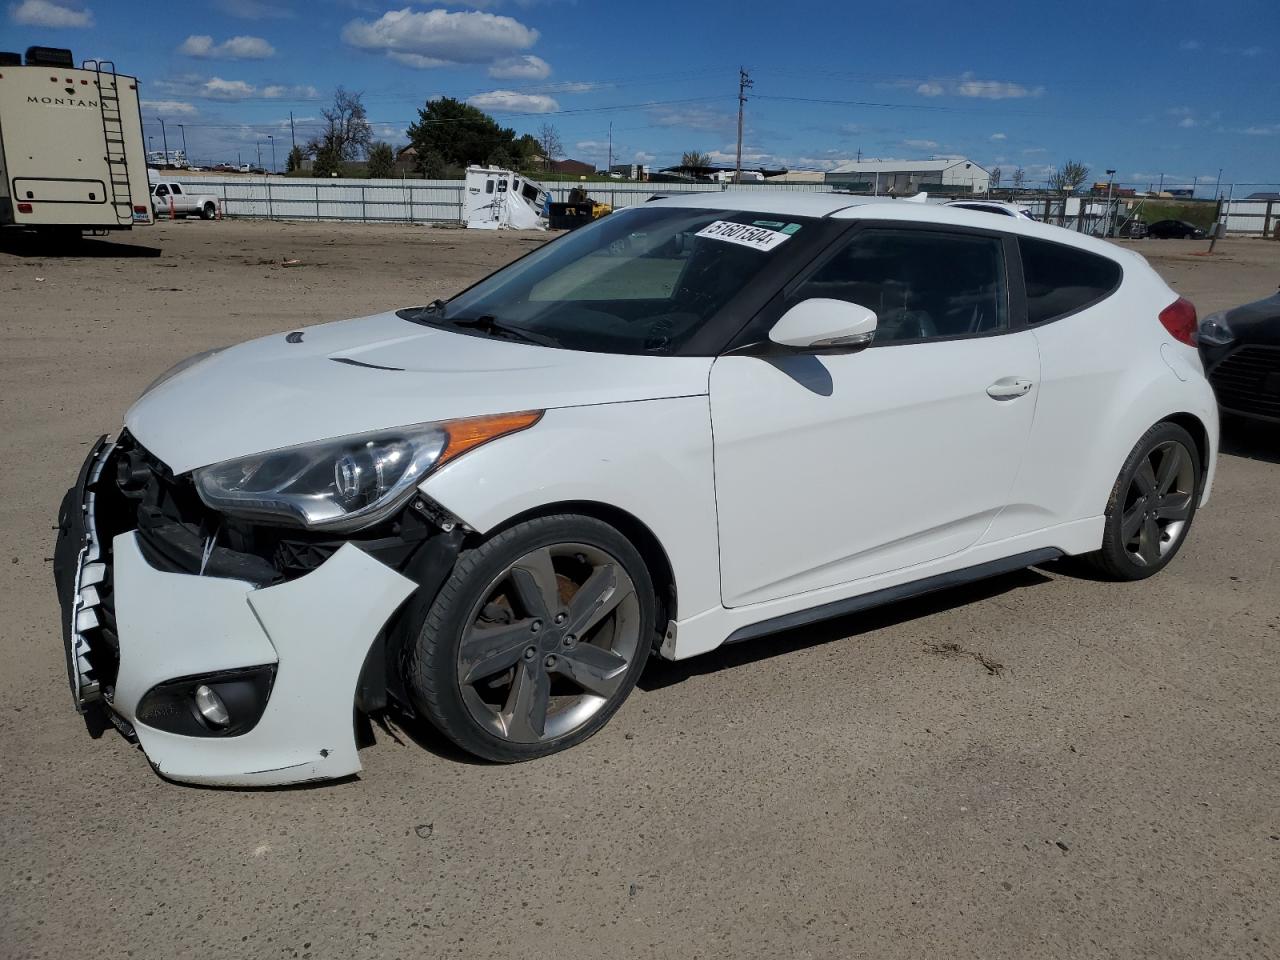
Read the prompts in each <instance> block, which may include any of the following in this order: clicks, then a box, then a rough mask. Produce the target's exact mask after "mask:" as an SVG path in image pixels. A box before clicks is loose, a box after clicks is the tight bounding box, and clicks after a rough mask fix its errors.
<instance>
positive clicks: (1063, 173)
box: [1049, 160, 1089, 193]
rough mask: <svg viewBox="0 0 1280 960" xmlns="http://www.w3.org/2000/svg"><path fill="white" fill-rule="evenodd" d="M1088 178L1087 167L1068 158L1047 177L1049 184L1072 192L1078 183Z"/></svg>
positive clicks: (1064, 191)
mask: <svg viewBox="0 0 1280 960" xmlns="http://www.w3.org/2000/svg"><path fill="white" fill-rule="evenodd" d="M1088 179H1089V168H1088V167H1086V166H1085V165H1084V164H1083V163H1077V162H1076V161H1075V160H1068V161H1067V162H1066V163H1064V164H1063V165H1062V166H1060V167H1059V168H1058V169H1057V170H1055V171H1054V172H1053V174H1052V175H1051V176H1050V177H1049V186H1050V187H1051V188H1052V189H1054V190H1061V191H1062V192H1063V193H1073V192H1074V191H1075V189H1076V188H1077V187H1079V186H1080V184H1082V183H1084V182H1085V181H1086V180H1088Z"/></svg>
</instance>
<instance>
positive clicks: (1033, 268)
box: [1018, 237, 1120, 324]
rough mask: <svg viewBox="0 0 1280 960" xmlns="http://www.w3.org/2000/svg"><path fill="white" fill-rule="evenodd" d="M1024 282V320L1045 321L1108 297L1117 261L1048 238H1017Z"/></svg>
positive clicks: (1117, 272)
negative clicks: (1025, 295) (1025, 307)
mask: <svg viewBox="0 0 1280 960" xmlns="http://www.w3.org/2000/svg"><path fill="white" fill-rule="evenodd" d="M1018 251H1019V252H1020V253H1021V255H1022V275H1023V277H1024V278H1025V282H1026V285H1027V321H1028V322H1029V323H1033V324H1035V323H1047V322H1048V321H1050V320H1057V319H1058V318H1059V317H1063V316H1066V315H1067V314H1069V313H1074V312H1075V311H1077V310H1081V309H1083V308H1085V307H1087V306H1089V305H1090V304H1094V303H1097V302H1098V301H1099V300H1101V299H1103V298H1104V297H1108V296H1110V295H1111V294H1112V293H1114V292H1115V289H1116V288H1117V287H1118V286H1120V264H1118V263H1116V262H1115V261H1114V260H1108V259H1107V258H1106V257H1100V256H1098V255H1097V254H1093V253H1087V252H1086V251H1084V250H1077V249H1076V248H1075V247H1068V246H1066V245H1065V244H1061V243H1054V242H1053V241H1051V240H1032V239H1030V238H1029V237H1019V238H1018Z"/></svg>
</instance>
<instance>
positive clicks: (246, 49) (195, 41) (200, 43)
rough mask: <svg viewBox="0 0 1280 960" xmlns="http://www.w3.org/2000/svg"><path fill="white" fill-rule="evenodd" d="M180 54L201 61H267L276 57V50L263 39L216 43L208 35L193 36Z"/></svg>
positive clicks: (246, 38)
mask: <svg viewBox="0 0 1280 960" xmlns="http://www.w3.org/2000/svg"><path fill="white" fill-rule="evenodd" d="M178 52H179V53H182V54H186V55H187V56H188V57H196V58H198V59H201V60H265V59H267V58H268V57H274V56H275V53H276V48H275V47H273V46H272V45H271V44H269V43H268V42H267V41H266V40H263V39H262V38H261V37H231V38H230V39H229V40H225V41H223V42H222V43H214V42H213V37H210V36H208V35H206V34H192V35H191V36H189V37H187V39H186V40H184V41H182V46H180V47H178Z"/></svg>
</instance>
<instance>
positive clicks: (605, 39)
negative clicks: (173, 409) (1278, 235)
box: [0, 0, 1280, 195]
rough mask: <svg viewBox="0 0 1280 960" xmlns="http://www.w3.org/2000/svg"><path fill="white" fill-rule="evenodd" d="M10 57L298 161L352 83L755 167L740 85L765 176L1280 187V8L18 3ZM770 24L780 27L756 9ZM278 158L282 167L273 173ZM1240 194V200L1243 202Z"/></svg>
mask: <svg viewBox="0 0 1280 960" xmlns="http://www.w3.org/2000/svg"><path fill="white" fill-rule="evenodd" d="M0 3H3V4H4V5H5V8H6V9H5V18H4V20H3V32H2V33H0V47H3V48H6V49H25V47H26V46H28V45H29V44H33V43H39V44H44V45H48V46H67V47H71V48H72V50H73V52H74V54H75V56H76V57H77V59H82V58H85V57H104V58H109V59H112V60H114V61H115V62H116V63H117V65H118V67H119V69H120V70H121V71H122V72H126V73H133V74H136V75H137V76H138V77H139V78H140V79H141V81H142V86H141V90H142V92H143V96H144V109H143V114H144V119H145V120H146V123H147V132H148V133H149V134H153V135H154V137H155V139H154V144H155V146H156V148H157V149H158V148H159V146H160V136H159V134H160V125H159V123H158V122H157V121H156V119H155V118H157V117H163V118H164V120H165V123H166V126H167V127H168V131H169V145H170V147H171V148H172V147H175V146H180V140H181V132H180V131H178V130H177V129H176V125H177V124H179V123H181V124H183V125H184V127H185V132H186V137H187V143H188V147H189V152H190V154H191V156H192V158H193V159H194V160H195V161H197V162H208V163H212V162H218V161H222V160H228V159H229V160H234V159H235V158H236V155H237V153H239V154H240V156H242V157H243V159H244V160H245V161H246V162H248V161H249V160H251V159H255V158H256V149H257V144H258V143H261V144H262V147H263V149H264V151H266V154H269V145H268V141H267V140H266V135H267V134H272V135H274V136H275V137H276V143H277V159H278V162H279V163H280V164H281V165H283V162H284V153H285V152H287V149H288V144H289V136H290V134H289V124H288V116H289V112H290V111H292V112H293V114H294V117H295V119H296V122H297V131H298V140H299V142H302V141H304V140H305V138H306V137H307V136H309V135H310V134H311V133H312V132H314V118H316V117H317V116H318V115H319V110H320V108H321V107H323V106H324V104H325V102H327V101H328V100H329V99H330V98H331V96H332V92H333V88H334V87H335V86H337V85H338V84H343V85H345V86H346V87H347V88H348V89H351V90H359V91H363V94H364V100H365V104H366V106H367V108H368V111H369V117H370V119H371V120H372V121H374V127H375V131H376V133H377V135H378V136H379V137H380V138H382V139H385V140H388V141H391V142H392V143H394V144H395V145H397V146H398V145H400V144H402V143H403V142H404V140H405V135H404V129H405V127H406V126H407V125H408V123H409V122H411V121H412V120H413V119H414V118H415V117H416V115H417V109H418V108H419V107H420V106H421V105H422V103H423V102H424V101H425V100H427V99H428V98H431V97H436V96H441V95H447V96H454V97H458V98H460V99H466V100H470V101H471V102H472V103H475V104H476V105H477V106H481V107H482V108H484V109H486V110H488V111H489V112H491V113H493V114H494V115H495V116H497V117H499V119H500V120H501V122H502V123H504V124H506V125H509V126H513V127H515V128H516V129H517V130H518V131H520V132H526V131H527V132H534V131H536V129H537V128H538V127H539V126H540V125H541V124H542V123H547V122H549V123H552V124H554V125H555V127H556V128H557V129H558V131H559V133H560V137H561V140H562V141H563V143H564V145H565V148H566V153H567V154H568V155H570V156H573V157H577V158H580V159H584V160H589V161H592V162H595V163H597V164H598V165H601V166H603V164H604V162H605V160H606V156H607V149H608V148H607V142H608V139H609V125H610V123H612V128H613V156H614V160H615V162H632V161H639V162H647V163H651V164H656V165H665V164H668V163H672V162H675V161H677V160H678V159H679V156H680V154H681V152H683V151H685V150H689V149H698V150H702V151H704V152H707V153H710V154H711V155H712V157H713V158H715V159H717V160H723V161H726V162H728V163H730V164H732V162H733V149H734V136H735V130H734V128H735V123H736V114H735V111H736V106H737V102H736V94H737V70H738V66H739V65H743V66H745V67H746V68H747V69H748V71H749V72H750V74H751V77H752V79H753V80H754V83H755V86H754V89H753V90H751V91H750V100H749V102H748V103H747V114H746V135H745V138H744V141H745V145H744V155H745V157H744V165H745V164H746V163H748V162H749V163H750V164H752V165H757V164H767V165H770V166H788V167H792V168H807V169H820V168H829V167H831V166H834V165H836V164H837V163H839V162H840V161H843V160H846V159H852V158H854V157H856V156H857V155H858V151H859V150H860V151H861V153H862V156H863V157H872V158H884V159H888V158H908V157H911V158H922V157H930V156H944V155H951V154H954V155H963V156H967V157H970V158H972V159H974V160H976V161H978V162H979V163H981V164H983V165H985V166H987V167H988V168H990V167H992V166H997V165H998V166H1000V167H1001V169H1002V170H1003V171H1004V173H1005V177H1006V181H1007V178H1008V176H1009V175H1010V174H1011V173H1012V171H1013V170H1014V169H1015V168H1017V167H1022V168H1023V169H1024V170H1025V171H1026V179H1027V182H1028V183H1032V182H1035V181H1040V180H1043V179H1044V177H1045V176H1046V175H1047V173H1048V172H1049V170H1050V169H1051V167H1052V166H1053V165H1055V164H1059V163H1061V162H1063V161H1064V160H1066V159H1068V158H1071V159H1075V160H1079V161H1082V162H1084V163H1086V164H1088V165H1089V166H1090V167H1091V168H1092V170H1093V172H1094V173H1095V175H1096V177H1097V179H1105V175H1104V174H1103V171H1104V169H1106V168H1114V169H1116V170H1117V171H1118V172H1117V180H1119V181H1122V182H1129V183H1133V184H1135V185H1138V186H1141V187H1144V188H1145V187H1146V185H1147V184H1148V183H1152V182H1155V181H1157V180H1158V179H1159V177H1160V175H1161V174H1162V173H1163V174H1164V177H1165V183H1166V185H1168V184H1172V183H1177V182H1190V181H1191V180H1192V178H1193V177H1195V178H1199V180H1200V183H1201V184H1204V183H1205V182H1206V181H1207V182H1208V187H1207V188H1203V187H1202V189H1201V191H1200V192H1201V194H1202V195H1208V194H1209V193H1211V192H1212V186H1213V181H1214V180H1215V179H1216V178H1217V175H1218V170H1219V168H1221V169H1222V171H1223V173H1222V177H1223V183H1224V185H1225V184H1228V183H1231V182H1233V181H1234V182H1238V183H1245V182H1250V183H1276V182H1280V149H1278V148H1280V3H1277V0H1221V2H1219V3H1216V4H1206V3H1204V2H1203V0H1195V2H1189V0H1164V2H1133V0H1111V2H1106V3H1102V2H1095V0H1077V2H1070V3H1068V2H1059V0H1040V2H1031V3H1024V4H1016V5H994V6H992V5H985V4H972V3H970V4H966V3H961V2H956V0H951V2H938V0H914V2H912V3H910V4H887V3H857V4H855V3H842V4H835V3H831V4H823V3H807V2H790V3H785V4H768V5H764V4H753V3H750V2H746V0H738V2H734V3H721V2H713V0H704V2H702V3H697V2H690V0H685V2H681V3H671V2H667V0H651V2H648V3H643V4H636V3H626V4H622V3H591V2H586V0H578V2H576V3H575V2H571V0H479V2H471V3H443V4H442V3H418V2H410V0H389V2H388V0H382V2H378V0H189V2H187V3H186V4H183V5H173V4H168V3H166V4H160V3H155V2H146V0H0ZM754 11H758V12H754ZM266 154H264V160H266V161H267V162H268V163H269V156H267V155H266ZM1224 190H1225V187H1224Z"/></svg>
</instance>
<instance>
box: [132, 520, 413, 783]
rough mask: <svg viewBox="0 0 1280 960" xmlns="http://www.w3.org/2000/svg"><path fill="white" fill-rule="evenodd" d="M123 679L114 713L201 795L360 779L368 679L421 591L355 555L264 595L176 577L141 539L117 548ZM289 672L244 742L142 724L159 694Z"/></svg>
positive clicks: (160, 767)
mask: <svg viewBox="0 0 1280 960" xmlns="http://www.w3.org/2000/svg"><path fill="white" fill-rule="evenodd" d="M114 568H115V569H114V574H115V584H116V590H115V596H116V619H117V622H118V624H119V633H120V669H119V674H118V677H117V680H116V687H115V697H114V700H113V702H112V704H111V709H113V710H114V711H115V712H116V713H118V714H119V715H121V716H122V717H124V718H125V719H126V720H128V721H129V722H130V723H132V724H133V727H134V730H135V732H136V733H137V735H138V742H139V743H140V744H141V745H142V748H143V750H145V751H146V754H147V757H148V758H149V759H150V760H151V762H152V764H154V765H155V768H156V770H157V771H159V772H160V773H161V774H162V775H164V776H166V777H169V778H171V779H174V780H185V781H189V782H192V783H208V784H226V785H267V784H282V783H300V782H303V781H307V780H324V779H331V778H334V777H343V776H347V775H348V774H352V773H356V772H357V771H359V769H360V760H359V758H358V757H357V755H356V742H355V730H354V713H353V711H354V704H355V695H356V683H357V681H358V679H359V676H360V668H361V666H362V665H363V663H364V659H365V657H366V655H367V654H368V652H369V648H370V646H371V645H372V644H373V642H374V639H375V638H376V637H377V635H378V632H379V631H380V630H381V629H382V626H383V624H384V623H385V622H386V620H387V619H388V618H389V617H390V616H391V614H392V613H394V612H395V610H396V608H397V607H399V606H400V604H401V603H403V602H404V600H405V599H406V598H407V597H408V596H409V595H410V594H411V593H412V592H413V590H414V589H415V584H414V583H413V581H411V580H409V579H408V578H406V577H404V576H401V575H400V574H399V573H397V572H396V571H394V570H392V569H391V568H390V567H388V566H386V565H385V564H382V563H380V562H378V561H377V560H374V559H373V558H372V557H370V556H369V555H368V554H365V553H363V552H362V551H361V550H359V549H358V548H356V547H353V546H351V545H350V544H348V545H346V546H343V547H342V548H341V549H339V550H338V552H337V553H335V554H334V555H333V556H332V557H330V558H329V559H328V560H327V561H325V563H323V564H322V565H321V566H320V567H318V568H317V569H316V570H314V571H313V572H311V573H309V574H307V575H306V576H304V577H301V578H299V579H297V580H292V581H289V582H287V583H282V584H278V585H276V586H272V587H266V588H264V589H255V588H254V586H253V585H252V584H249V583H245V582H243V581H238V580H224V579H216V578H212V577H197V576H190V575H188V574H178V573H165V572H162V571H159V570H156V569H154V568H153V567H151V566H150V564H148V563H147V561H146V559H145V558H144V557H143V555H142V553H141V551H140V550H139V549H138V544H137V540H136V537H135V535H134V534H133V533H125V534H120V535H119V536H117V537H116V539H115V541H114ZM271 663H275V664H277V668H276V677H275V683H274V685H273V687H272V690H271V696H270V699H269V700H268V701H267V707H266V710H265V712H264V713H263V715H262V719H261V720H259V721H258V723H257V724H256V725H255V726H254V727H253V728H252V729H251V730H249V731H248V732H246V733H244V734H241V735H239V736H233V737H188V736H183V735H180V734H174V733H168V732H166V731H163V730H157V729H155V728H153V727H149V726H147V725H146V724H145V723H142V722H140V721H139V720H138V719H137V709H138V704H139V702H140V701H141V699H142V697H143V695H144V694H145V693H146V692H147V691H148V690H150V689H151V688H152V687H153V686H155V685H156V684H158V683H163V682H165V681H167V680H171V679H174V678H176V677H187V676H194V675H200V674H207V673H216V672H219V671H224V670H233V669H236V668H241V667H252V666H261V665H264V664H271Z"/></svg>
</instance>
